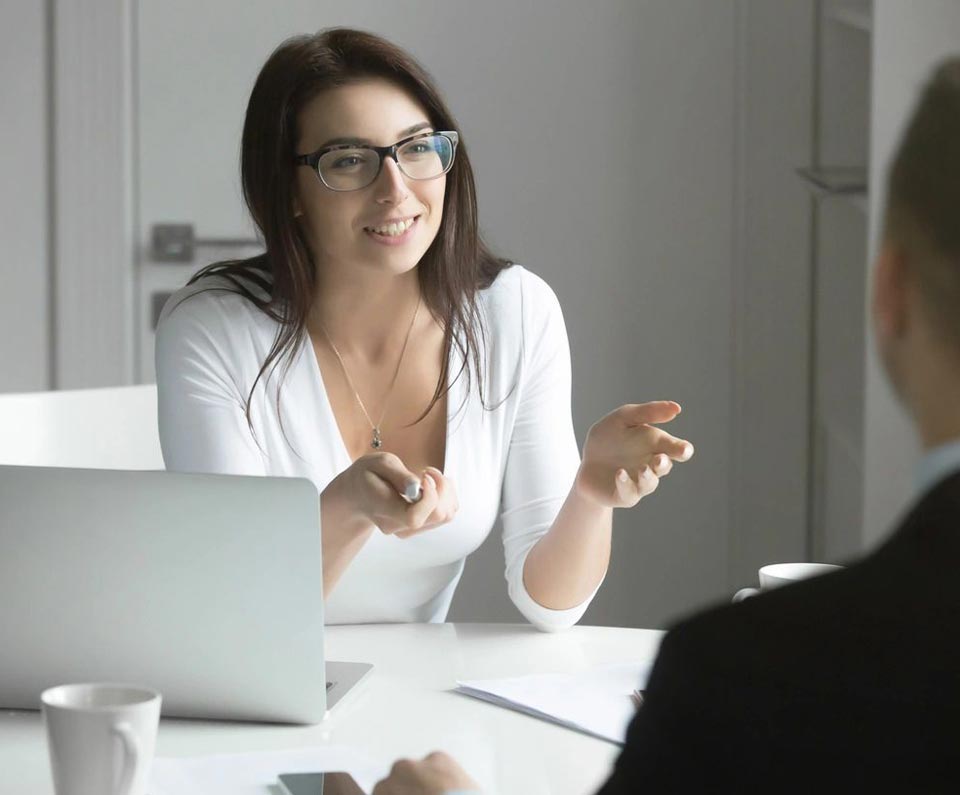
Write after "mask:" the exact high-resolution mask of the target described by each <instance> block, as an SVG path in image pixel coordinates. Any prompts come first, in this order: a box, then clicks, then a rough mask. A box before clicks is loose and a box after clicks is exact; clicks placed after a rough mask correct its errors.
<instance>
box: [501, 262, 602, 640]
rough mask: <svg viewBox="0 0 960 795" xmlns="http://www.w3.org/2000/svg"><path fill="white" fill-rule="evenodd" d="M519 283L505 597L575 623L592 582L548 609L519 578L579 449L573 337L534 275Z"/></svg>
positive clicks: (548, 627)
mask: <svg viewBox="0 0 960 795" xmlns="http://www.w3.org/2000/svg"><path fill="white" fill-rule="evenodd" d="M520 284H521V289H522V291H523V295H522V298H521V311H522V315H523V317H522V320H521V333H522V338H523V352H522V357H523V365H522V370H521V372H522V375H521V379H520V384H519V389H520V395H519V401H518V406H517V413H516V419H515V422H514V426H513V433H512V435H511V438H510V444H509V449H508V452H507V462H506V471H505V475H504V479H503V492H502V495H501V513H500V518H501V521H502V524H503V545H504V556H505V558H506V579H507V588H508V592H509V594H510V598H511V599H512V600H513V603H514V604H515V605H516V606H517V608H518V609H519V610H520V612H521V613H523V615H524V616H525V617H526V618H527V620H528V621H530V623H531V624H533V625H534V626H536V627H537V628H538V629H541V630H544V631H548V632H549V631H557V630H561V629H567V628H569V627H571V626H573V625H574V624H576V623H577V621H579V620H580V618H581V617H582V616H583V614H584V612H585V611H586V609H587V607H588V605H589V604H590V601H591V600H592V599H593V597H594V594H596V589H595V590H594V592H593V593H592V594H590V596H588V597H587V598H586V599H585V600H584V601H583V602H582V603H581V604H579V605H576V606H575V607H571V608H569V609H566V610H551V609H549V608H547V607H544V606H543V605H541V604H539V603H537V602H536V601H535V600H534V599H533V598H532V597H531V596H530V594H529V593H528V592H527V589H526V587H525V586H524V584H523V566H524V563H525V562H526V559H527V554H528V553H529V552H530V550H531V549H532V548H533V546H534V545H535V544H536V543H537V541H539V540H540V538H542V537H543V536H544V535H545V534H546V533H547V531H548V530H549V529H550V527H551V525H552V524H553V521H554V519H555V518H556V516H557V514H558V513H559V512H560V508H561V507H562V505H563V503H564V501H565V500H566V498H567V495H568V493H569V491H570V488H571V487H572V485H573V481H574V479H575V477H576V473H577V469H578V467H579V466H580V453H579V450H578V447H577V440H576V437H575V435H574V432H573V417H572V413H571V367H570V345H569V342H568V340H567V331H566V326H565V325H564V322H563V313H562V311H561V309H560V303H559V301H558V300H557V297H556V295H555V294H554V292H553V290H551V289H550V287H549V286H548V285H547V284H546V282H544V281H543V280H541V279H539V278H537V277H531V278H526V279H522V280H521V281H520ZM597 588H599V584H598V586H597Z"/></svg>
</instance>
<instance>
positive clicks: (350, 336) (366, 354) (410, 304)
mask: <svg viewBox="0 0 960 795" xmlns="http://www.w3.org/2000/svg"><path fill="white" fill-rule="evenodd" d="M419 299H420V283H419V281H418V279H417V271H416V269H415V268H414V269H412V270H410V271H407V272H406V273H403V274H400V275H384V274H382V273H375V274H370V273H366V274H364V273H353V274H351V275H350V276H349V277H340V276H339V275H338V276H337V277H334V278H331V276H330V275H329V274H328V275H326V276H325V277H321V278H320V279H318V285H317V294H316V297H315V298H314V302H313V309H312V311H311V317H310V321H309V322H308V328H309V330H310V331H311V332H313V331H315V330H317V331H319V330H321V329H326V331H327V333H328V334H329V335H330V339H331V340H332V341H333V343H334V344H335V345H336V346H337V349H338V350H339V351H340V353H341V354H343V355H344V356H348V357H350V358H362V359H364V360H365V361H368V362H376V361H379V360H382V359H385V358H392V357H393V356H395V355H396V350H397V349H398V348H399V347H400V346H401V345H402V344H403V341H404V338H405V336H406V333H407V329H408V328H410V322H411V319H412V318H413V313H414V312H415V311H416V307H417V302H418V301H419ZM427 314H428V313H425V312H423V311H422V310H421V312H420V321H421V322H422V321H423V319H424V317H425V316H427ZM418 325H420V323H418ZM413 333H416V329H414V330H413Z"/></svg>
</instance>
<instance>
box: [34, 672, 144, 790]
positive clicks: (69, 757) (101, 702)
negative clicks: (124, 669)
mask: <svg viewBox="0 0 960 795" xmlns="http://www.w3.org/2000/svg"><path fill="white" fill-rule="evenodd" d="M40 702H41V704H42V709H43V721H44V723H45V724H46V727H47V745H48V748H49V751H50V766H51V768H52V770H53V788H54V791H55V792H56V793H57V795H144V793H145V792H146V788H147V778H148V776H149V775H150V763H151V761H152V760H153V749H154V746H155V745H156V741H157V724H158V722H159V720H160V694H159V693H157V692H156V691H155V690H150V689H148V688H145V687H138V686H136V685H116V684H82V685H60V686H59V687H51V688H50V689H49V690H44V691H43V693H42V694H41V695H40Z"/></svg>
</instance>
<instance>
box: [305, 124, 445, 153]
mask: <svg viewBox="0 0 960 795" xmlns="http://www.w3.org/2000/svg"><path fill="white" fill-rule="evenodd" d="M430 127H433V125H432V124H430V122H428V121H422V122H420V123H419V124H414V125H413V126H412V127H407V129H405V130H401V131H400V132H399V133H397V140H400V139H402V138H406V137H407V136H408V135H413V134H414V133H417V132H420V130H426V129H428V128H430ZM369 143H371V141H370V140H369V139H367V138H331V139H330V140H329V141H327V142H326V143H325V144H322V145H321V146H319V147H318V148H319V149H323V148H324V147H327V146H339V145H340V144H369Z"/></svg>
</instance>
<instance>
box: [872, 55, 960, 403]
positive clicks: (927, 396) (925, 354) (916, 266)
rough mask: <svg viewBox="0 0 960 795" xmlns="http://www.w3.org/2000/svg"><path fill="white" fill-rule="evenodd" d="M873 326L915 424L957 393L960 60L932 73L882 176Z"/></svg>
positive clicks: (959, 348)
mask: <svg viewBox="0 0 960 795" xmlns="http://www.w3.org/2000/svg"><path fill="white" fill-rule="evenodd" d="M873 320H874V329H875V331H876V338H877V345H878V349H879V352H880V355H881V357H882V359H883V362H884V365H885V366H886V369H887V373H888V375H889V376H890V379H891V381H892V382H893V384H894V387H895V389H896V390H897V392H898V393H899V395H900V397H901V399H902V400H903V401H904V402H905V403H906V405H907V408H908V409H909V410H910V411H911V412H912V413H913V414H914V416H915V417H916V418H917V419H918V420H922V419H923V416H922V415H923V414H924V413H925V406H926V404H927V403H929V401H930V400H931V399H935V398H936V395H935V394H931V393H932V392H938V391H940V388H941V387H943V386H946V385H948V384H952V383H956V384H957V385H958V386H960V58H953V59H950V60H948V61H946V62H944V63H942V64H941V65H940V66H939V67H938V68H937V69H936V71H935V72H934V74H933V77H932V78H931V79H930V81H929V83H928V84H927V85H926V87H925V89H924V91H923V94H922V96H921V97H920V101H919V103H918V105H917V107H916V109H915V111H914V114H913V116H912V118H911V119H910V122H909V124H908V125H907V129H906V132H905V133H904V136H903V139H902V140H901V142H900V146H899V148H898V150H897V152H896V155H895V157H894V161H893V165H892V167H891V169H890V175H889V184H888V192H887V210H886V217H885V219H884V229H883V239H882V242H881V246H880V252H879V254H878V256H877V262H876V271H875V284H874V294H873ZM944 396H945V397H946V395H944ZM957 411H960V406H958V407H957Z"/></svg>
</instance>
